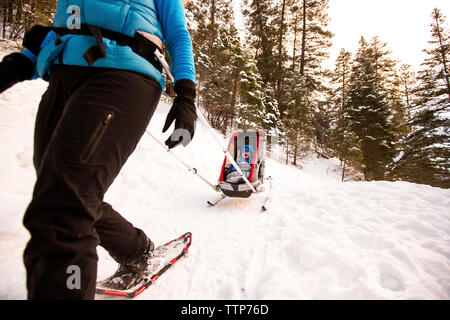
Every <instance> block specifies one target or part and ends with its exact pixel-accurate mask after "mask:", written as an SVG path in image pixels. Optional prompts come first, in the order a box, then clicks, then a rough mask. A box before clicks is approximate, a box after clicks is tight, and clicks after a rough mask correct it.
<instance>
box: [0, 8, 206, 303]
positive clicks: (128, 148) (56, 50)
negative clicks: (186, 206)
mask: <svg viewBox="0 0 450 320" xmlns="http://www.w3.org/2000/svg"><path fill="white" fill-rule="evenodd" d="M164 44H165V49H166V51H167V53H168V55H169V58H170V63H171V67H172V71H173V76H174V82H175V84H174V90H175V93H176V97H175V99H174V102H173V105H172V108H171V109H170V111H169V113H168V115H167V119H166V122H165V124H164V127H163V132H165V131H166V130H168V129H169V127H170V126H171V124H172V123H173V122H174V123H175V125H174V129H175V130H182V131H183V132H185V133H186V134H185V135H182V137H181V138H177V139H172V136H171V137H169V139H167V141H166V145H167V146H168V147H169V148H173V147H175V146H176V145H178V144H179V143H183V145H186V144H187V143H188V142H189V141H190V139H191V138H192V137H193V135H194V129H195V120H196V119H197V114H196V111H195V110H196V109H195V104H194V101H195V96H196V88H195V70H194V61H193V52H192V43H191V38H190V35H189V32H188V30H187V25H186V18H185V12H184V6H183V3H182V0H135V1H127V0H115V1H112V0H59V1H58V4H57V11H56V14H55V18H54V24H53V27H51V28H47V27H42V26H36V27H34V28H33V29H32V30H30V32H29V33H27V34H26V36H25V39H24V45H25V46H26V49H25V50H24V51H22V52H20V53H13V54H11V55H8V56H6V57H5V58H4V59H3V61H2V63H0V74H1V77H0V92H2V91H4V90H6V89H8V88H9V87H11V86H13V85H14V84H16V83H18V82H20V81H23V80H28V79H34V78H37V77H40V78H43V79H45V80H47V81H48V82H49V86H48V89H47V91H46V92H45V93H44V95H43V96H42V100H41V102H40V105H39V109H38V113H37V116H36V125H35V135H34V155H33V160H34V166H35V168H36V175H37V180H36V184H35V187H34V191H33V196H32V200H31V202H30V204H29V206H28V208H27V210H26V212H25V215H24V219H23V223H24V226H25V227H26V228H27V229H28V231H29V232H30V236H31V238H30V240H29V242H28V244H27V246H26V248H25V251H24V264H25V267H26V272H27V283H26V285H27V291H28V298H29V299H93V298H94V295H95V285H96V278H97V260H98V256H97V252H96V247H97V245H101V246H102V247H104V248H105V249H106V250H107V251H108V252H109V254H110V255H111V256H112V257H113V258H114V259H115V260H116V261H117V262H118V263H119V269H118V271H117V274H118V275H121V274H130V275H133V274H135V275H136V274H139V273H141V272H143V270H145V268H146V267H147V258H148V257H149V255H150V254H151V252H152V250H153V248H154V245H153V243H152V241H151V240H150V239H149V238H148V237H147V236H146V234H145V233H144V232H143V231H142V230H140V229H138V228H136V227H134V226H133V225H132V224H131V223H130V222H128V221H127V220H126V219H125V218H124V217H122V216H121V215H120V214H119V213H118V212H117V211H115V210H114V209H113V208H112V207H111V205H109V204H108V203H106V202H105V201H104V200H103V198H104V194H105V192H106V191H107V190H108V188H109V186H110V185H111V184H112V182H113V181H114V179H115V178H116V176H117V175H118V173H119V171H120V170H121V168H122V167H123V165H124V164H125V162H126V160H127V158H128V157H129V156H130V155H131V154H132V152H133V151H134V150H135V148H136V145H137V143H138V142H139V140H140V138H141V137H142V135H143V134H144V132H145V130H146V128H147V126H148V124H149V121H150V119H151V118H152V115H153V113H154V111H155V109H156V107H157V105H158V102H159V98H160V96H161V93H162V92H163V91H164V86H165V83H164V78H163V75H162V73H161V70H162V67H161V65H160V64H159V63H158V61H157V60H156V59H155V56H154V51H155V50H159V51H162V50H163V46H164ZM174 133H175V132H174ZM173 136H177V137H180V134H176V135H174V134H173ZM74 270H78V271H79V276H80V277H79V281H78V282H77V281H75V282H70V279H69V277H70V276H71V275H72V272H73V271H74ZM131 278H133V277H132V276H131V277H130V279H131ZM130 281H131V280H130ZM129 284H130V283H123V284H122V287H121V289H126V288H127V286H128V285H129Z"/></svg>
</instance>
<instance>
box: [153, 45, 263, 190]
mask: <svg viewBox="0 0 450 320" xmlns="http://www.w3.org/2000/svg"><path fill="white" fill-rule="evenodd" d="M154 54H155V56H156V59H158V61H159V62H160V63H161V64H162V66H163V67H164V69H165V70H166V72H167V74H168V76H169V77H170V79H172V81H174V77H173V74H172V70H171V69H170V66H169V65H168V64H167V62H166V60H165V59H164V56H163V54H162V53H161V52H160V51H159V50H158V49H156V50H155V52H154ZM196 108H197V110H198V113H199V114H200V118H201V119H202V120H203V122H204V123H205V124H206V126H207V127H208V128H209V130H210V134H211V136H212V137H213V138H214V140H216V142H217V144H218V145H219V147H220V148H221V150H223V153H224V154H225V157H226V158H227V159H228V161H230V163H231V164H232V165H233V166H234V168H235V169H236V171H237V172H238V173H239V175H240V176H241V178H242V179H243V180H244V182H245V183H246V184H247V185H248V186H249V188H250V190H252V191H253V192H254V193H256V189H255V188H254V187H253V185H252V184H251V183H250V181H248V179H247V177H246V176H245V174H244V172H242V170H241V168H240V167H239V165H238V164H237V163H236V161H234V159H233V156H232V155H231V154H230V152H229V151H228V149H227V148H223V145H222V141H220V139H219V138H218V137H217V136H216V135H215V132H214V129H213V127H212V126H211V125H210V124H209V121H208V120H207V119H206V118H205V116H204V115H203V113H202V111H201V110H200V108H199V107H198V106H196Z"/></svg>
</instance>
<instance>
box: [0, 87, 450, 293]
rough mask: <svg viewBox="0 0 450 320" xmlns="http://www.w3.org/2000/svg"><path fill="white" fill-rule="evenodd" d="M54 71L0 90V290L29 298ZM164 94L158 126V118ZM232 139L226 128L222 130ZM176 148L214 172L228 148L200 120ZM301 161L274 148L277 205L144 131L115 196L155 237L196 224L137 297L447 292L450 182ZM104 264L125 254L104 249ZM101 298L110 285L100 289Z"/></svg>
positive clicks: (156, 128) (271, 164) (110, 268)
mask: <svg viewBox="0 0 450 320" xmlns="http://www.w3.org/2000/svg"><path fill="white" fill-rule="evenodd" d="M45 88H46V83H45V82H43V81H41V80H37V81H34V82H26V83H22V84H19V85H17V86H16V87H14V88H12V89H10V90H9V91H7V92H5V93H3V94H1V95H0V152H1V155H2V157H1V158H0V202H1V203H2V206H1V211H0V220H1V223H0V274H2V277H0V299H25V298H26V289H25V269H24V267H23V263H22V252H23V249H24V247H25V245H26V242H27V240H28V233H27V231H26V230H25V229H24V227H23V226H22V217H23V212H24V210H25V208H26V206H27V204H28V201H29V200H30V196H31V192H32V189H33V183H34V179H35V175H34V170H33V167H32V142H33V126H34V116H35V113H36V110H37V106H38V103H39V100H40V96H41V94H42V93H43V92H44V90H45ZM169 107H170V106H168V105H167V104H165V103H161V104H160V106H159V107H158V110H157V112H156V114H155V116H154V118H153V119H152V121H151V123H150V126H149V130H150V131H151V132H152V133H154V134H155V135H156V136H158V137H159V138H160V139H161V140H163V138H164V137H163V135H162V134H161V129H162V126H163V122H164V120H165V115H166V113H167V111H168V109H169ZM224 141H225V140H224ZM175 152H176V154H177V155H179V156H182V157H184V159H185V161H186V162H188V163H190V164H191V165H193V166H194V167H196V168H197V169H198V170H199V172H200V173H202V174H203V175H205V176H206V177H207V178H208V179H210V180H212V181H214V182H215V181H216V179H217V177H218V174H219V170H220V166H221V164H222V160H223V158H222V157H223V154H222V153H221V152H220V149H219V147H217V146H216V145H215V144H214V140H213V139H212V137H211V136H210V133H209V132H208V131H206V129H205V127H204V126H203V125H202V124H201V123H199V124H198V127H197V131H196V134H195V137H194V140H193V142H192V143H191V144H190V145H189V146H188V147H186V148H176V149H175ZM302 165H303V169H302V170H299V169H297V168H294V167H291V166H286V165H283V164H281V163H279V162H277V161H274V160H270V159H269V160H268V162H267V171H266V172H267V173H268V174H269V173H270V175H272V176H273V177H274V191H273V194H274V198H273V201H272V206H271V209H270V211H268V212H266V213H261V212H260V211H259V208H260V205H261V202H262V200H263V195H262V194H257V195H254V196H252V197H251V198H250V199H225V200H224V201H223V202H222V203H221V204H220V205H219V206H217V207H213V208H208V207H207V206H206V201H207V200H213V199H215V198H216V197H217V196H218V194H217V193H216V192H214V191H213V190H212V189H210V188H209V187H208V185H206V184H204V183H203V182H202V181H201V180H200V179H198V178H196V177H195V176H193V175H192V174H191V173H190V172H188V171H187V170H186V169H185V168H184V167H183V166H182V165H181V164H179V163H178V162H177V160H175V159H174V158H173V157H171V156H170V154H168V153H167V152H166V151H165V150H164V149H163V148H161V147H160V146H159V145H158V144H157V143H156V142H155V141H153V140H152V139H151V138H150V137H149V136H147V135H146V136H144V137H143V139H142V141H141V143H140V144H139V145H138V148H137V150H136V152H135V153H134V154H133V155H132V156H131V157H130V159H129V161H128V162H127V164H126V165H125V167H124V168H123V170H122V172H121V174H120V175H119V177H118V178H117V180H116V181H115V183H114V184H113V186H112V187H111V188H110V190H109V191H108V193H107V195H106V200H107V201H108V202H110V203H111V204H112V205H113V206H114V207H115V209H116V210H118V211H119V212H121V213H122V214H123V215H124V216H125V217H126V218H128V219H129V220H130V221H131V222H132V223H133V224H135V225H136V226H137V227H139V228H142V229H143V230H144V231H145V232H146V233H147V234H148V236H149V237H150V238H151V239H152V240H153V241H154V242H155V243H156V244H161V243H165V242H167V241H168V240H170V239H172V238H174V237H177V236H179V235H180V234H182V233H184V232H186V231H191V232H192V233H193V243H192V247H191V249H190V251H189V253H188V254H187V256H186V257H185V258H184V259H183V261H180V262H179V263H177V264H176V265H175V266H174V267H173V269H172V270H170V271H168V272H167V273H166V274H164V275H163V276H162V277H161V278H160V279H159V280H158V281H157V282H156V283H155V285H153V286H151V287H150V288H149V289H148V290H147V291H145V292H144V293H142V294H141V295H140V296H139V297H138V298H139V299H449V298H450V221H449V217H450V210H449V209H450V190H444V189H439V188H432V187H430V186H425V185H417V184H411V183H404V182H396V183H391V182H347V183H341V182H340V181H339V179H340V177H339V175H338V174H331V173H330V174H328V172H332V170H329V169H335V168H336V166H337V163H336V161H335V160H319V159H315V158H310V159H305V160H304V163H303V164H302ZM98 253H99V268H98V269H99V270H98V276H99V278H101V279H103V278H105V277H107V276H109V275H110V274H112V273H113V272H114V271H115V268H116V266H117V265H116V264H115V262H114V261H113V260H112V259H111V258H110V257H109V256H108V254H107V252H106V251H105V250H103V248H100V247H99V249H98ZM97 298H99V299H100V298H102V297H97Z"/></svg>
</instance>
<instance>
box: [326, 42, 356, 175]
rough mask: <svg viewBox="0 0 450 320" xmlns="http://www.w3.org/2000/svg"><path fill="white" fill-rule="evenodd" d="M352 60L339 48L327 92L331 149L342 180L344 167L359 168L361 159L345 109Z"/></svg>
mask: <svg viewBox="0 0 450 320" xmlns="http://www.w3.org/2000/svg"><path fill="white" fill-rule="evenodd" d="M352 62H353V61H352V55H351V53H350V52H348V51H346V50H345V49H341V51H340V53H339V56H338V57H337V59H336V63H335V68H334V71H333V74H332V77H331V83H332V86H333V87H332V89H331V90H330V93H329V100H330V101H332V103H333V105H334V113H333V118H334V121H333V124H332V126H333V133H332V139H331V140H332V149H333V150H334V151H335V153H336V156H337V157H338V158H339V160H340V161H341V165H342V181H344V178H345V172H346V169H347V168H348V167H354V168H360V166H361V161H362V152H361V149H360V146H359V141H358V139H357V137H356V135H355V134H354V133H353V131H352V130H351V127H350V122H349V116H348V109H347V108H349V107H350V104H349V100H350V76H351V69H352Z"/></svg>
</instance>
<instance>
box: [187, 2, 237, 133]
mask: <svg viewBox="0 0 450 320" xmlns="http://www.w3.org/2000/svg"><path fill="white" fill-rule="evenodd" d="M231 13H232V10H231V7H230V4H229V2H228V1H225V0H208V1H203V2H201V1H193V2H191V3H190V4H189V6H188V19H189V26H190V28H191V30H190V31H191V34H192V39H193V44H194V57H195V64H196V71H197V79H198V89H199V101H198V102H199V103H200V104H201V105H202V106H203V107H204V108H205V109H206V111H207V112H208V120H209V121H210V123H211V125H212V126H213V127H215V128H217V129H220V130H221V131H222V132H226V130H227V128H228V127H229V126H231V125H232V124H233V119H234V117H235V115H236V110H235V108H236V105H237V104H238V101H239V97H238V91H239V83H240V75H241V71H242V68H243V67H244V66H243V64H244V62H243V52H242V47H241V41H240V39H239V38H238V35H237V30H236V27H235V26H234V22H233V16H232V14H231Z"/></svg>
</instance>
